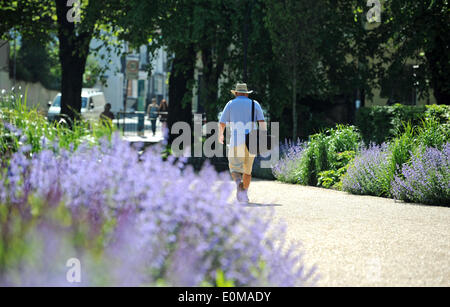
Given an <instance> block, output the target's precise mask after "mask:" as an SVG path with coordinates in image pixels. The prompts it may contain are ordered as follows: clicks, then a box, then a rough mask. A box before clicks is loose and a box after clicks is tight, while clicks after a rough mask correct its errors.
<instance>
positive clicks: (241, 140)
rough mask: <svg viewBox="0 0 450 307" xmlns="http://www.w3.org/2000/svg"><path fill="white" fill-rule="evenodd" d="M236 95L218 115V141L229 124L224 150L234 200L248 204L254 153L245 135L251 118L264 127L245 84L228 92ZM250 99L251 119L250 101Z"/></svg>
mask: <svg viewBox="0 0 450 307" xmlns="http://www.w3.org/2000/svg"><path fill="white" fill-rule="evenodd" d="M231 92H232V93H233V95H235V96H236V98H235V99H234V100H231V101H230V102H228V104H227V105H226V106H225V109H224V110H223V112H222V116H221V118H220V131H219V142H220V143H221V144H224V132H225V128H226V124H227V123H231V124H232V125H231V139H230V148H229V151H228V161H229V168H230V172H231V177H232V178H233V180H234V181H235V182H236V186H237V199H238V201H239V202H241V203H248V202H249V199H248V189H249V187H250V182H251V179H252V169H253V162H254V160H255V155H253V154H251V153H250V152H249V150H248V148H247V145H246V140H245V139H246V134H249V133H250V131H251V130H254V129H256V128H257V125H256V124H254V125H253V124H252V122H253V121H256V122H258V123H259V125H260V128H261V129H263V130H266V129H267V125H266V122H265V121H264V114H263V111H262V109H261V106H260V105H259V103H258V102H257V101H254V100H251V99H249V98H248V95H249V94H251V93H252V92H253V91H249V90H248V89H247V84H245V83H238V84H237V85H236V89H235V90H232V91H231ZM253 102H254V113H255V114H254V119H252V104H253Z"/></svg>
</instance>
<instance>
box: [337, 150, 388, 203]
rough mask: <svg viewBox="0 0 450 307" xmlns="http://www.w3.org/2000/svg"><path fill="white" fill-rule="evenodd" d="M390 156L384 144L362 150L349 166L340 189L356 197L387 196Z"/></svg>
mask: <svg viewBox="0 0 450 307" xmlns="http://www.w3.org/2000/svg"><path fill="white" fill-rule="evenodd" d="M390 156H391V153H390V151H389V150H388V146H387V145H386V144H383V145H381V146H378V145H372V146H369V147H368V148H367V149H362V150H361V152H360V153H359V154H358V155H357V156H356V158H355V160H354V161H353V163H352V164H351V165H350V166H349V168H348V171H347V174H346V175H345V177H344V179H343V181H342V189H343V190H344V191H347V192H350V193H353V194H358V195H375V196H388V195H389V193H390V181H391V176H392V164H391V158H390Z"/></svg>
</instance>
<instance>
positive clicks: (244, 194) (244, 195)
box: [242, 190, 250, 204]
mask: <svg viewBox="0 0 450 307" xmlns="http://www.w3.org/2000/svg"><path fill="white" fill-rule="evenodd" d="M249 201H250V200H249V199H248V190H243V191H242V202H243V203H245V204H248V202H249Z"/></svg>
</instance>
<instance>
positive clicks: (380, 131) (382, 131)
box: [356, 104, 450, 145]
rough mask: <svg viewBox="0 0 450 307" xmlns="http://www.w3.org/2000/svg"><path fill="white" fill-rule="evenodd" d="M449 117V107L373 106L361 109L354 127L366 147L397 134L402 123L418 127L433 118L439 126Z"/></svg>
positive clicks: (446, 121)
mask: <svg viewBox="0 0 450 307" xmlns="http://www.w3.org/2000/svg"><path fill="white" fill-rule="evenodd" d="M449 117H450V106H446V105H430V106H405V105H400V104H396V105H393V106H374V107H368V108H361V109H359V110H358V112H357V114H356V126H357V127H358V129H359V131H361V134H362V138H363V141H364V142H365V143H366V145H368V144H370V143H372V142H374V143H376V144H382V143H383V142H387V141H389V140H390V139H392V138H393V137H395V136H396V135H397V134H398V131H400V130H401V129H402V127H403V123H405V122H409V123H411V125H412V126H414V127H415V126H420V125H421V123H422V122H423V121H427V120H430V119H431V118H434V119H435V120H436V121H437V122H438V123H440V124H446V123H448V121H449Z"/></svg>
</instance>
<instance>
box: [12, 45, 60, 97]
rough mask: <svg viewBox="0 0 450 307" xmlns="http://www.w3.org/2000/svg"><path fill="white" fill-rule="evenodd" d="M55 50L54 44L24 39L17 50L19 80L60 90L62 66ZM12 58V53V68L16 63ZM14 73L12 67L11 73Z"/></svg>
mask: <svg viewBox="0 0 450 307" xmlns="http://www.w3.org/2000/svg"><path fill="white" fill-rule="evenodd" d="M52 48H53V49H52ZM54 48H55V47H54V44H53V42H50V43H44V42H40V41H34V40H31V39H27V38H23V39H22V42H21V45H20V48H18V50H17V60H16V65H17V66H16V73H17V75H16V77H17V79H19V80H23V81H27V82H33V83H34V82H41V84H42V85H43V86H44V87H46V88H48V89H53V90H59V88H60V82H61V76H60V66H59V62H58V61H59V59H58V55H57V54H56V53H55V52H54ZM12 56H13V52H11V53H10V57H11V58H10V62H9V64H10V66H12V65H13V63H14V61H13V59H12ZM12 71H13V69H12V67H10V72H12Z"/></svg>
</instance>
